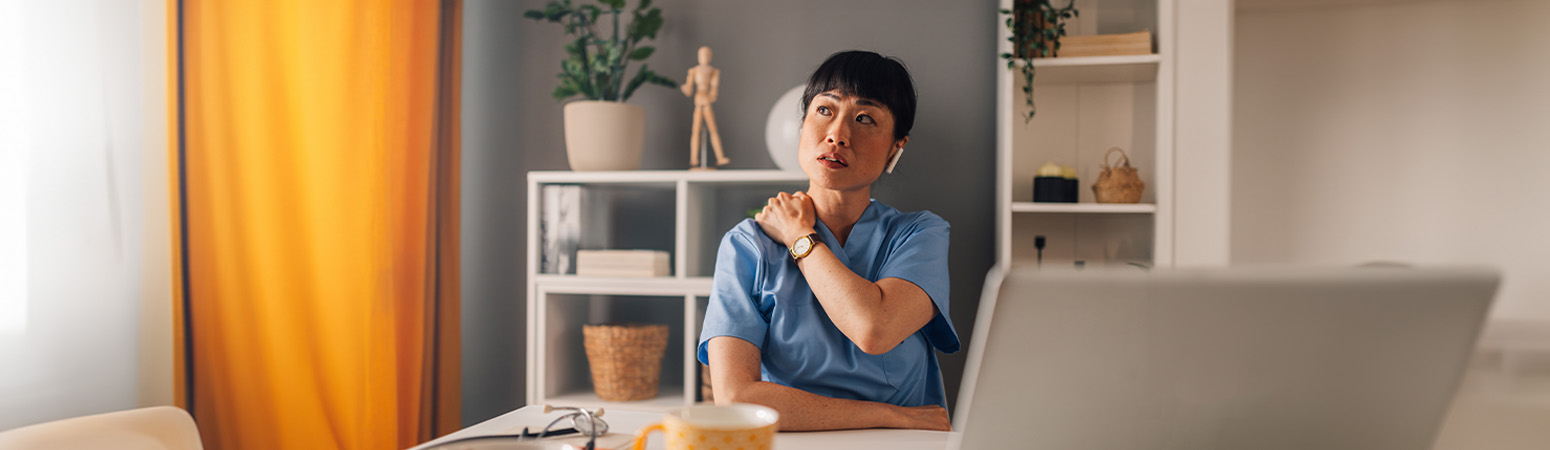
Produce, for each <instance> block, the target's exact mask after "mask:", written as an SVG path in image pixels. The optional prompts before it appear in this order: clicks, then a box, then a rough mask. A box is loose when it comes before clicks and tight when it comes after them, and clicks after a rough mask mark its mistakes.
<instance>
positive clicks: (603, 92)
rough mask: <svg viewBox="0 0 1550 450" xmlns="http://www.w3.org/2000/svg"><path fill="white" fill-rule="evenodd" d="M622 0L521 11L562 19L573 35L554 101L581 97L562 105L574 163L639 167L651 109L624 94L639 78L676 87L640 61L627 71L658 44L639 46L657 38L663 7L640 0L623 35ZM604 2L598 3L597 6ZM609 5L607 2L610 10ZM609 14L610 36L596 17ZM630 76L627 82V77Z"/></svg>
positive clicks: (561, 1) (559, 2)
mask: <svg viewBox="0 0 1550 450" xmlns="http://www.w3.org/2000/svg"><path fill="white" fill-rule="evenodd" d="M624 3H625V0H598V5H590V4H588V5H578V4H573V3H571V1H570V0H553V1H550V2H549V4H547V5H544V8H543V9H535V10H530V11H527V12H526V13H524V14H523V17H526V18H529V19H533V20H542V21H546V22H550V23H558V24H564V26H565V34H568V35H571V36H575V38H576V40H575V41H574V42H572V43H569V44H566V45H565V52H566V53H567V54H569V55H570V56H569V57H567V58H566V59H565V60H564V61H561V62H560V69H561V70H560V85H559V86H557V87H555V88H554V92H553V93H552V95H553V96H554V99H555V100H560V101H563V100H565V99H567V98H571V97H574V96H577V95H580V96H582V98H584V99H585V100H584V101H575V102H570V103H567V104H566V105H565V112H564V114H565V150H566V152H565V155H566V157H567V158H568V159H569V161H570V166H571V170H635V169H638V168H640V159H641V155H640V153H641V147H642V146H643V145H644V144H645V140H646V110H644V109H641V108H640V107H639V106H634V105H628V104H625V103H624V101H625V100H628V99H629V98H630V95H631V94H634V93H635V89H636V88H639V87H640V86H641V85H642V84H646V83H651V84H656V85H661V86H666V87H677V86H678V83H677V82H675V81H673V80H672V79H670V78H667V77H664V76H661V75H657V74H656V72H652V71H651V69H649V68H647V67H646V65H645V63H642V64H641V66H640V70H638V71H636V72H635V76H634V77H627V74H628V72H629V70H628V69H629V66H630V61H645V60H646V58H648V57H650V56H651V54H652V53H653V52H655V51H656V49H655V48H654V47H651V46H649V45H640V44H641V42H642V41H645V40H647V39H656V38H657V31H658V30H661V29H662V10H661V9H659V8H652V7H651V0H641V2H640V4H639V5H638V6H636V7H635V9H634V10H633V11H630V13H631V15H632V16H633V19H632V20H631V21H630V23H629V25H628V26H627V27H625V28H624V30H625V31H624V33H623V35H622V36H621V35H620V32H619V30H620V27H619V16H620V15H621V14H624V12H625V11H624ZM599 5H601V6H599ZM605 8H606V9H605ZM604 16H611V17H609V19H611V20H612V21H613V30H614V33H613V36H612V37H608V38H605V37H603V36H601V35H600V33H598V32H597V29H598V28H599V27H598V21H599V20H601V19H603V18H604ZM625 78H629V82H628V83H626V82H625Z"/></svg>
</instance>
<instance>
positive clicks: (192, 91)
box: [169, 0, 461, 450]
mask: <svg viewBox="0 0 1550 450" xmlns="http://www.w3.org/2000/svg"><path fill="white" fill-rule="evenodd" d="M172 1H173V4H174V5H173V7H172V8H169V9H172V10H174V11H175V12H174V14H176V15H177V17H176V18H175V19H176V20H175V21H169V22H171V23H172V26H173V27H175V28H176V29H175V30H173V32H172V33H169V35H170V36H173V37H172V38H171V39H173V40H174V42H171V43H169V45H170V46H173V47H174V50H175V51H176V52H177V53H176V54H177V55H179V58H178V63H177V64H178V65H179V67H178V68H177V69H178V70H177V71H175V72H173V73H176V74H179V78H178V79H176V80H175V81H176V82H177V83H178V84H179V86H180V91H179V92H181V94H180V95H179V96H178V98H177V100H178V103H177V105H178V106H179V108H176V109H177V111H176V114H178V117H175V118H174V119H181V122H178V123H181V124H182V125H181V127H180V129H179V130H178V131H179V132H180V134H179V135H178V136H179V138H180V139H179V142H178V143H176V144H174V148H173V158H172V164H173V165H174V167H175V168H176V169H177V172H175V173H179V174H180V176H179V177H177V181H176V185H175V186H173V195H174V196H175V203H174V204H176V205H180V206H181V207H180V208H177V211H175V214H176V215H177V216H178V217H177V218H176V219H178V220H175V221H174V223H176V224H178V230H177V232H178V235H177V236H175V239H174V242H176V243H177V245H178V248H177V249H175V250H177V251H175V252H174V253H176V254H178V255H179V258H178V260H177V261H176V264H178V266H179V267H177V268H176V269H177V270H176V271H175V272H176V273H178V274H179V277H178V279H177V280H176V282H177V283H178V286H177V288H178V289H177V292H178V295H179V297H178V299H177V300H178V302H179V303H178V306H177V308H176V310H177V311H178V313H179V314H181V317H180V319H181V320H180V324H179V325H180V329H179V330H178V331H177V335H178V336H180V337H181V338H182V340H181V341H180V345H182V346H183V347H182V348H181V351H180V352H179V361H178V364H179V365H178V367H179V368H180V370H182V371H183V373H184V374H185V375H186V376H185V377H183V378H182V379H180V380H179V381H180V383H181V386H180V389H179V394H180V404H181V406H183V407H185V408H187V409H189V410H190V411H191V412H192V413H193V415H194V417H195V420H196V421H197V422H198V424H199V428H200V432H201V434H202V435H203V437H204V442H205V446H206V447H207V448H210V449H215V450H225V449H282V448H283V449H325V448H340V449H390V448H405V447H409V446H413V445H415V444H418V443H420V442H424V441H426V440H429V439H432V438H434V437H436V436H438V435H441V434H445V433H447V432H450V431H452V430H455V429H456V428H457V427H458V426H459V419H458V410H459V399H458V395H459V389H458V378H459V376H458V365H459V358H460V356H459V354H458V351H459V350H458V349H459V347H458V340H459V332H458V311H459V310H458V291H457V286H458V277H457V274H458V270H457V269H458V267H457V260H458V257H457V254H458V253H457V248H458V238H457V229H458V226H457V217H458V203H457V199H458V192H457V187H458V180H457V178H458V169H457V168H458V142H457V131H458V126H457V122H458V117H457V111H458V107H457V97H458V84H457V80H458V70H457V68H458V65H459V61H458V58H459V40H458V36H459V34H460V33H459V30H458V28H459V16H460V15H461V10H460V9H461V4H460V2H458V1H455V0H453V1H449V0H375V1H365V0H328V1H309V0H203V1H201V0H182V1H177V0H172Z"/></svg>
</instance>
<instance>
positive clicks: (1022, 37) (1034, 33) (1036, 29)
mask: <svg viewBox="0 0 1550 450" xmlns="http://www.w3.org/2000/svg"><path fill="white" fill-rule="evenodd" d="M1075 3H1076V0H1068V1H1067V2H1066V6H1064V7H1057V6H1055V5H1054V3H1053V0H1013V1H1012V9H1002V10H1001V14H1005V15H1007V18H1006V27H1007V29H1009V30H1011V31H1012V36H1011V37H1008V38H1006V40H1008V41H1011V42H1012V51H1011V52H1007V53H1002V54H1001V58H1002V59H1005V60H1006V68H1007V70H1012V69H1015V68H1017V67H1016V66H1017V63H1018V61H1021V62H1022V74H1023V98H1024V101H1025V102H1027V104H1028V116H1027V117H1024V118H1023V123H1027V122H1028V121H1031V120H1033V115H1034V114H1035V113H1037V112H1038V109H1037V108H1035V107H1034V105H1033V59H1034V58H1049V57H1054V56H1057V55H1059V54H1060V38H1062V37H1065V36H1066V20H1069V19H1072V18H1075V17H1076V16H1077V11H1076V5H1075Z"/></svg>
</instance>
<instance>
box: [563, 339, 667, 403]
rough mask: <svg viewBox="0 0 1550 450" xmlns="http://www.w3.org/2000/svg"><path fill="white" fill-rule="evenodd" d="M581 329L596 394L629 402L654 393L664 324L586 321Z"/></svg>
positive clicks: (664, 346) (659, 375) (664, 343)
mask: <svg viewBox="0 0 1550 450" xmlns="http://www.w3.org/2000/svg"><path fill="white" fill-rule="evenodd" d="M581 333H582V336H583V339H584V341H583V346H584V347H586V351H587V364H588V365H590V366H591V369H592V390H593V391H594V392H596V393H597V398H600V399H602V400H603V401H608V402H630V401H636V400H645V399H649V398H653V397H656V396H657V385H658V381H660V380H661V378H662V355H663V354H664V353H665V352H666V350H667V325H643V324H601V325H585V326H583V327H582V328H581Z"/></svg>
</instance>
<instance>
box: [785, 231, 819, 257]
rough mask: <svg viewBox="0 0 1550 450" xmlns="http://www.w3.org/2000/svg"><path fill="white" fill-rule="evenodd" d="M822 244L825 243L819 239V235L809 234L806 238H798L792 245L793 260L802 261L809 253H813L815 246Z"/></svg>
mask: <svg viewBox="0 0 1550 450" xmlns="http://www.w3.org/2000/svg"><path fill="white" fill-rule="evenodd" d="M820 243H823V241H821V240H819V239H818V233H809V234H808V235H806V236H802V237H799V238H797V240H796V241H795V242H792V243H791V248H790V251H791V259H792V260H794V261H801V260H802V258H803V257H806V256H807V254H808V253H812V252H813V246H815V245H818V244H820Z"/></svg>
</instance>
